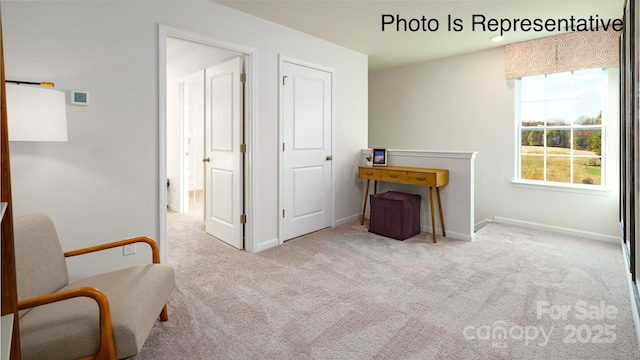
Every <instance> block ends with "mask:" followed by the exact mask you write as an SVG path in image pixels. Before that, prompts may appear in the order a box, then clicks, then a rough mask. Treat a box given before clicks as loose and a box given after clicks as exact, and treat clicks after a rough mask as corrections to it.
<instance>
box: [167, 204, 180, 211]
mask: <svg viewBox="0 0 640 360" xmlns="http://www.w3.org/2000/svg"><path fill="white" fill-rule="evenodd" d="M167 207H168V208H169V210H171V211H175V212H177V213H179V212H180V209H179V208H178V207H177V206H175V205H171V204H168V205H167Z"/></svg>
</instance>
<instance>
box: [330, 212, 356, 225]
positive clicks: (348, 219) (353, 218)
mask: <svg viewBox="0 0 640 360" xmlns="http://www.w3.org/2000/svg"><path fill="white" fill-rule="evenodd" d="M356 220H360V214H355V215H351V216H347V217H344V218H342V219H337V220H336V224H335V226H340V225H344V224H346V223H350V222H352V221H356Z"/></svg>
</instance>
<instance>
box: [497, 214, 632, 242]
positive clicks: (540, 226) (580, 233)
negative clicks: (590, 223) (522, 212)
mask: <svg viewBox="0 0 640 360" xmlns="http://www.w3.org/2000/svg"><path fill="white" fill-rule="evenodd" d="M493 221H495V222H497V223H499V224H507V225H515V226H521V227H525V228H529V229H537V230H544V231H551V232H555V233H559V234H564V235H572V236H579V237H583V238H587V239H591V240H599V241H604V242H608V243H612V244H618V243H620V237H619V236H611V235H605V234H598V233H593V232H588V231H582V230H576V229H569V228H565V227H560V226H552V225H544V224H538V223H533V222H529V221H523V220H516V219H509V218H505V217H500V216H496V217H494V218H493Z"/></svg>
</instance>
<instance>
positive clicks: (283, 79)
mask: <svg viewBox="0 0 640 360" xmlns="http://www.w3.org/2000/svg"><path fill="white" fill-rule="evenodd" d="M286 79H287V75H285V76H283V77H282V85H283V86H284V81H285V80H286Z"/></svg>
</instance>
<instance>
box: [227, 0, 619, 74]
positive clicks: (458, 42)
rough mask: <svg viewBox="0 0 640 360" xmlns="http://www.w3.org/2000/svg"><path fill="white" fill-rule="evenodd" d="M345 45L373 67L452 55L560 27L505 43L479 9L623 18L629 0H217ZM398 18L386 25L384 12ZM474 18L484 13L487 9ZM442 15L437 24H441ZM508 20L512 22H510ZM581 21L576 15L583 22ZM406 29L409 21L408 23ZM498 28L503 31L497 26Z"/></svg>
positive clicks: (511, 15) (513, 15)
mask: <svg viewBox="0 0 640 360" xmlns="http://www.w3.org/2000/svg"><path fill="white" fill-rule="evenodd" d="M215 2H217V3H220V4H222V5H225V6H228V7H231V8H235V9H237V10H240V11H243V12H245V13H249V14H252V15H255V16H257V17H261V18H264V19H266V20H269V21H272V22H275V23H278V24H281V25H284V26H286V27H289V28H292V29H296V30H299V31H302V32H304V33H307V34H310V35H313V36H315V37H318V38H321V39H324V40H327V41H330V42H332V43H335V44H338V45H342V46H344V47H347V48H350V49H353V50H356V51H358V52H361V53H364V54H367V55H368V56H369V70H370V71H375V70H380V69H385V68H390V67H397V66H403V65H408V64H412V63H417V62H423V61H429V60H434V59H440V58H446V57H450V56H455V55H460V54H464V53H470V52H475V51H480V50H485V49H490V48H494V47H500V46H504V45H505V44H509V43H514V42H519V41H524V40H530V39H534V38H539V37H544V36H549V35H553V34H557V33H560V32H543V31H528V32H525V31H522V30H520V29H518V30H517V31H513V30H511V31H506V32H505V34H504V35H505V39H504V41H502V42H500V43H495V42H492V41H491V40H490V39H489V38H490V37H491V36H493V35H496V34H497V32H494V31H489V29H486V30H483V29H482V28H481V26H480V25H477V26H475V27H474V26H473V22H474V21H473V19H474V17H473V15H479V16H484V17H485V19H486V21H489V19H497V20H498V21H500V20H501V19H509V20H512V19H522V20H534V19H542V20H547V19H553V20H557V19H567V20H570V19H571V17H572V16H573V17H574V18H575V19H587V20H588V19H589V18H590V17H592V18H593V19H596V20H605V21H607V20H610V19H619V18H622V13H623V10H622V9H623V6H624V0H494V1H479V0H467V1H460V0H444V1H442V0H441V1H431V0H413V1H402V0H397V1H367V0H355V1H313V0H288V1H269V0H260V1H251V0H229V1H217V0H216V1H215ZM383 14H388V15H391V17H390V18H387V19H389V20H390V19H391V18H393V19H394V23H393V24H391V25H387V26H386V28H385V31H384V32H383V31H382V15H383ZM396 15H397V16H399V17H400V18H403V19H405V20H406V21H407V22H410V24H412V25H418V26H421V22H420V20H414V21H413V22H411V19H414V18H415V19H422V17H423V16H424V18H425V19H426V21H430V24H431V26H432V29H433V30H434V31H422V29H421V28H420V30H418V31H396V22H395V18H396ZM449 16H451V18H452V19H460V21H461V23H462V30H461V31H449V30H448V27H447V22H448V17H449ZM479 16H478V17H475V19H480V17H479ZM436 21H437V23H438V29H437V30H436V29H435V25H436ZM505 24H506V23H505ZM576 24H577V23H576ZM402 29H403V28H402ZM498 32H499V31H498Z"/></svg>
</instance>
